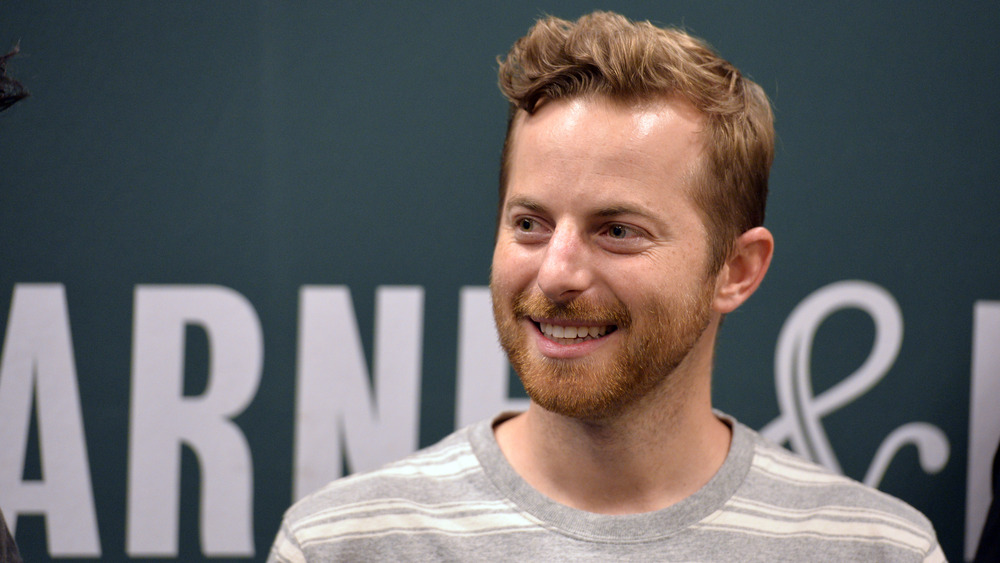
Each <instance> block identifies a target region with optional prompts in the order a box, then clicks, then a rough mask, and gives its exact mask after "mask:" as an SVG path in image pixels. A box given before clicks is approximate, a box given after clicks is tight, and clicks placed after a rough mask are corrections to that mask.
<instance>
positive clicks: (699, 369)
mask: <svg viewBox="0 0 1000 563" xmlns="http://www.w3.org/2000/svg"><path fill="white" fill-rule="evenodd" d="M713 324H714V323H713ZM714 332H715V330H714V327H712V328H710V329H709V330H708V331H706V334H705V335H703V336H704V337H707V338H702V339H701V340H702V341H703V342H704V345H703V343H702V342H699V344H697V345H696V346H695V348H694V349H693V350H692V351H691V353H690V354H689V355H688V358H687V359H685V361H684V362H683V363H682V364H681V365H680V366H678V368H677V370H675V371H674V373H672V374H670V376H669V377H667V378H665V379H664V381H663V382H662V383H661V385H659V386H658V387H657V388H656V389H655V390H654V391H653V392H651V393H649V394H648V395H646V396H645V397H643V398H641V399H640V400H638V401H637V402H636V403H635V404H633V405H630V406H629V408H627V409H626V410H625V411H623V412H622V413H619V414H616V415H615V416H613V417H608V418H605V419H600V420H580V419H575V418H570V417H566V416H563V415H559V414H556V413H552V412H549V411H546V410H544V409H542V408H541V407H539V406H538V405H536V404H534V403H532V404H531V406H530V407H529V409H528V411H527V412H525V413H523V414H522V415H519V416H517V417H515V418H512V419H509V420H507V421H505V422H504V423H502V424H501V425H500V426H498V427H497V428H496V437H497V441H498V443H499V444H500V448H501V450H502V451H503V453H504V455H505V456H506V457H507V459H508V461H509V462H510V463H511V466H513V468H514V470H515V471H517V472H518V474H520V475H521V477H522V478H524V479H525V481H527V482H528V484H530V485H531V486H532V487H534V488H535V489H537V490H538V491H539V492H541V493H542V494H544V495H546V496H547V497H549V498H551V499H552V500H554V501H556V502H560V503H562V504H565V505H568V506H571V507H573V508H578V509H581V510H586V511H589V512H597V513H603V514H632V513H640V512H651V511H654V510H660V509H662V508H666V507H667V506H670V505H672V504H675V503H677V502H679V501H681V500H683V499H685V498H687V497H688V496H690V495H692V494H694V493H695V492H696V491H697V490H698V489H700V488H701V487H702V486H704V485H705V484H706V483H707V482H708V481H709V480H710V479H711V478H712V476H713V475H715V473H716V472H717V471H718V470H719V468H720V467H721V466H722V463H723V462H724V461H725V458H726V454H727V453H728V451H729V442H730V438H731V430H730V428H729V427H728V426H727V425H726V424H725V423H723V422H722V421H720V420H719V419H718V418H717V417H716V416H715V414H714V413H713V412H712V407H711V389H710V377H711V352H712V350H711V345H712V343H713V342H714ZM709 333H711V334H709Z"/></svg>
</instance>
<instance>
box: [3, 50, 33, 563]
mask: <svg viewBox="0 0 1000 563" xmlns="http://www.w3.org/2000/svg"><path fill="white" fill-rule="evenodd" d="M19 52H20V48H19V47H18V46H17V45H15V46H14V48H13V49H11V50H10V52H9V53H7V54H6V55H2V56H0V111H3V110H5V109H7V108H9V107H10V106H12V105H14V104H15V103H16V102H18V101H20V100H23V99H24V98H26V97H28V91H27V90H25V89H24V86H22V85H21V83H20V82H18V81H17V80H14V79H13V78H10V77H9V76H7V61H8V60H9V59H11V58H13V57H14V55H16V54H18V53H19ZM0 563H21V556H20V554H19V553H18V551H17V544H16V543H14V538H12V537H11V535H10V531H9V530H8V529H7V522H6V521H5V520H4V518H3V512H2V511H0Z"/></svg>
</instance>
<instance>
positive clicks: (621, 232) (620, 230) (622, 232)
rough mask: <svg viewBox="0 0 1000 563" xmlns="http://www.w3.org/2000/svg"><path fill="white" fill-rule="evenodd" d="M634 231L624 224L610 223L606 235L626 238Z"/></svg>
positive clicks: (633, 233)
mask: <svg viewBox="0 0 1000 563" xmlns="http://www.w3.org/2000/svg"><path fill="white" fill-rule="evenodd" d="M634 235H635V232H634V231H633V230H632V229H630V228H628V227H626V226H625V225H618V224H615V225H611V226H610V227H608V236H610V237H611V238H615V239H626V238H628V237H629V236H634Z"/></svg>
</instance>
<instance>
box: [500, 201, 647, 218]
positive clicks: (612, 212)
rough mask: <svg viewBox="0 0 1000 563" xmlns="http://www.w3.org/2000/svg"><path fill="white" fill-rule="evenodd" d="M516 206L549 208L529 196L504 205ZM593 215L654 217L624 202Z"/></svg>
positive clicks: (533, 209)
mask: <svg viewBox="0 0 1000 563" xmlns="http://www.w3.org/2000/svg"><path fill="white" fill-rule="evenodd" d="M514 207H523V208H524V209H527V210H528V211H533V212H536V213H543V212H545V211H546V210H547V208H546V207H545V206H544V205H542V204H541V203H539V202H538V201H536V200H534V199H531V198H527V197H513V198H511V199H510V200H509V201H508V202H507V205H506V206H504V209H505V210H510V209H513V208H514ZM592 215H593V216H596V217H620V216H622V215H638V216H641V217H649V218H651V219H652V218H653V217H652V216H651V215H650V214H649V213H648V212H647V211H645V210H644V209H642V208H641V207H637V206H634V205H628V204H624V203H620V204H615V205H609V206H607V207H602V208H600V209H597V210H596V211H594V212H593V213H592Z"/></svg>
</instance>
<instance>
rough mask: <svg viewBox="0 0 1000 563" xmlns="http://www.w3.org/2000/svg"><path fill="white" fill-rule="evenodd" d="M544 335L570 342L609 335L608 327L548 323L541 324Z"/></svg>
mask: <svg viewBox="0 0 1000 563" xmlns="http://www.w3.org/2000/svg"><path fill="white" fill-rule="evenodd" d="M539 327H540V328H541V329H542V334H544V335H545V336H548V337H549V338H562V339H569V340H576V339H590V338H597V337H599V336H604V335H605V334H607V333H608V327H607V325H603V326H562V325H553V324H548V323H539Z"/></svg>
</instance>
